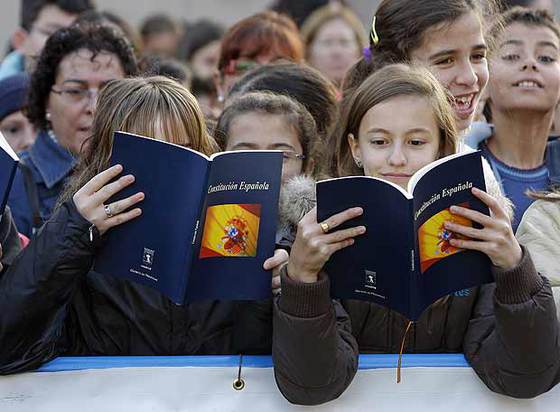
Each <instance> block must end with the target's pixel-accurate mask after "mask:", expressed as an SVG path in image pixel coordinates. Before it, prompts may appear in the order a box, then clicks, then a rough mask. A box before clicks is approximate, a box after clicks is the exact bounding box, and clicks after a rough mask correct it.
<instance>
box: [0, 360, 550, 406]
mask: <svg viewBox="0 0 560 412" xmlns="http://www.w3.org/2000/svg"><path fill="white" fill-rule="evenodd" d="M238 364H239V358H238V357H233V356H232V357H228V356H217V357H126V358H60V359H57V360H55V361H53V362H51V363H50V364H47V365H45V366H44V367H43V368H42V369H41V370H40V371H38V372H31V373H24V374H19V375H13V376H5V377H0V411H1V412H12V411H18V412H19V411H41V412H47V411H56V412H65V411H79V412H87V411H103V412H108V411H134V412H144V411H146V412H147V411H150V412H151V411H247V412H249V411H259V412H261V411H266V412H273V411H286V410H288V411H289V410H318V411H345V410H350V411H352V410H355V411H366V410H368V411H369V410H375V411H397V410H410V411H414V412H419V411H430V412H435V411H476V412H481V411H508V412H515V411H539V412H546V411H558V405H560V388H559V387H556V388H554V389H553V390H552V391H550V392H548V393H546V394H543V395H541V396H539V397H537V398H535V399H531V400H518V399H512V398H508V397H505V396H501V395H497V394H495V393H492V392H491V391H490V390H489V389H488V388H486V386H484V384H483V383H482V382H481V381H480V380H479V379H478V377H477V376H476V375H475V373H474V372H473V371H472V369H471V368H469V367H468V366H467V364H466V362H465V360H464V358H463V356H462V355H404V357H403V366H404V367H403V369H402V381H401V383H399V384H397V383H396V370H395V365H396V356H395V355H366V356H362V357H361V358H360V370H359V372H358V374H357V376H356V378H355V379H354V381H353V382H352V384H351V385H350V387H349V388H348V390H347V391H346V392H345V393H344V394H343V395H342V396H341V397H340V398H339V399H337V400H334V401H332V402H329V403H327V404H325V405H321V406H318V407H313V408H310V407H298V406H294V405H291V404H290V403H288V402H287V401H286V400H285V399H284V398H283V397H282V395H281V394H280V392H279V391H278V389H277V387H276V384H275V381H274V376H273V371H272V368H271V361H270V358H269V357H245V358H243V367H242V369H241V377H242V379H243V381H244V383H245V386H244V388H243V389H242V390H235V389H234V388H233V382H234V381H235V379H236V378H237V374H238Z"/></svg>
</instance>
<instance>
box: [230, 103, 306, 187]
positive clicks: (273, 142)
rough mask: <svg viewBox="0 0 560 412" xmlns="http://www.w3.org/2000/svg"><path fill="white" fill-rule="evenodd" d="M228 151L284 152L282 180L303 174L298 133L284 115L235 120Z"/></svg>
mask: <svg viewBox="0 0 560 412" xmlns="http://www.w3.org/2000/svg"><path fill="white" fill-rule="evenodd" d="M226 150H282V151H283V152H285V154H286V155H285V156H284V163H283V166H282V181H283V182H285V181H286V180H288V179H290V178H291V177H294V176H296V175H298V174H300V173H302V171H303V160H302V159H298V158H297V157H296V156H294V155H296V154H297V155H301V154H303V147H302V145H301V143H300V140H299V136H298V134H297V132H296V130H295V129H294V128H293V127H292V126H291V125H290V124H289V122H288V120H287V117H286V116H283V115H275V114H265V113H261V112H250V113H245V114H241V115H238V116H237V117H235V118H234V119H233V120H232V121H231V124H230V126H229V132H228V136H227V144H226Z"/></svg>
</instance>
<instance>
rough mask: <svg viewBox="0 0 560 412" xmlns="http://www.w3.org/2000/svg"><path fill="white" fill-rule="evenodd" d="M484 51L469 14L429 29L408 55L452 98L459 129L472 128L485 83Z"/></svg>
mask: <svg viewBox="0 0 560 412" xmlns="http://www.w3.org/2000/svg"><path fill="white" fill-rule="evenodd" d="M486 52H487V46H486V42H485V41H484V36H483V33H482V25H481V23H480V20H479V17H478V15H477V14H476V13H475V12H470V13H466V14H464V15H463V16H461V17H459V18H458V19H457V20H455V21H454V22H452V23H447V24H444V25H440V26H436V27H433V28H431V29H429V30H428V31H427V32H426V34H425V35H424V39H423V42H422V45H421V46H420V47H418V48H417V49H416V50H414V51H413V52H412V54H411V60H412V62H413V63H419V64H423V65H425V66H426V67H427V68H428V69H429V70H430V71H431V72H432V73H433V74H434V76H435V77H436V78H437V79H438V80H439V81H440V83H441V84H442V85H443V86H444V87H445V88H446V89H447V90H448V91H449V92H450V93H451V95H452V96H453V101H452V106H453V110H454V112H455V118H456V120H457V128H458V129H459V130H465V129H467V128H468V127H469V126H470V125H471V123H472V121H473V120H474V117H475V115H476V107H477V105H478V104H479V101H480V98H481V95H482V92H483V90H484V87H485V86H486V83H487V82H488V62H487V60H486Z"/></svg>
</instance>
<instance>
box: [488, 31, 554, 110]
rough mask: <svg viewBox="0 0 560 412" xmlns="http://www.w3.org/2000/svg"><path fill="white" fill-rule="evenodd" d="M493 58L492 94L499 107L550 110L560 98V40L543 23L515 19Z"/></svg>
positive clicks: (490, 83) (493, 105)
mask: <svg viewBox="0 0 560 412" xmlns="http://www.w3.org/2000/svg"><path fill="white" fill-rule="evenodd" d="M498 47H499V48H498V51H497V53H496V54H495V55H494V56H493V57H492V59H491V60H490V72H491V73H492V76H491V78H490V82H489V84H488V86H489V90H488V91H489V95H490V100H491V102H492V107H493V108H496V109H497V110H501V111H503V110H514V111H515V110H523V111H534V112H540V113H543V112H544V113H547V112H551V111H553V110H554V109H555V108H556V105H557V103H558V100H559V99H560V62H559V57H560V40H559V39H558V37H557V36H556V35H555V34H554V32H553V31H552V30H550V29H549V28H547V27H542V26H527V25H525V24H522V23H514V24H511V25H510V26H508V27H507V28H506V29H505V31H504V33H503V35H502V36H501V37H500V39H499V43H498Z"/></svg>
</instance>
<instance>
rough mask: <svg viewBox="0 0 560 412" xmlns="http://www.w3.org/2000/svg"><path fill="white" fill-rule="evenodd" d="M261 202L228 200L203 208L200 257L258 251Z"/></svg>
mask: <svg viewBox="0 0 560 412" xmlns="http://www.w3.org/2000/svg"><path fill="white" fill-rule="evenodd" d="M260 215H261V205H259V204H228V205H216V206H210V207H209V208H208V209H207V210H206V220H205V223H204V232H203V234H202V244H201V248H200V258H208V257H218V256H221V257H247V256H256V255H257V243H258V236H259V222H260Z"/></svg>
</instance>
